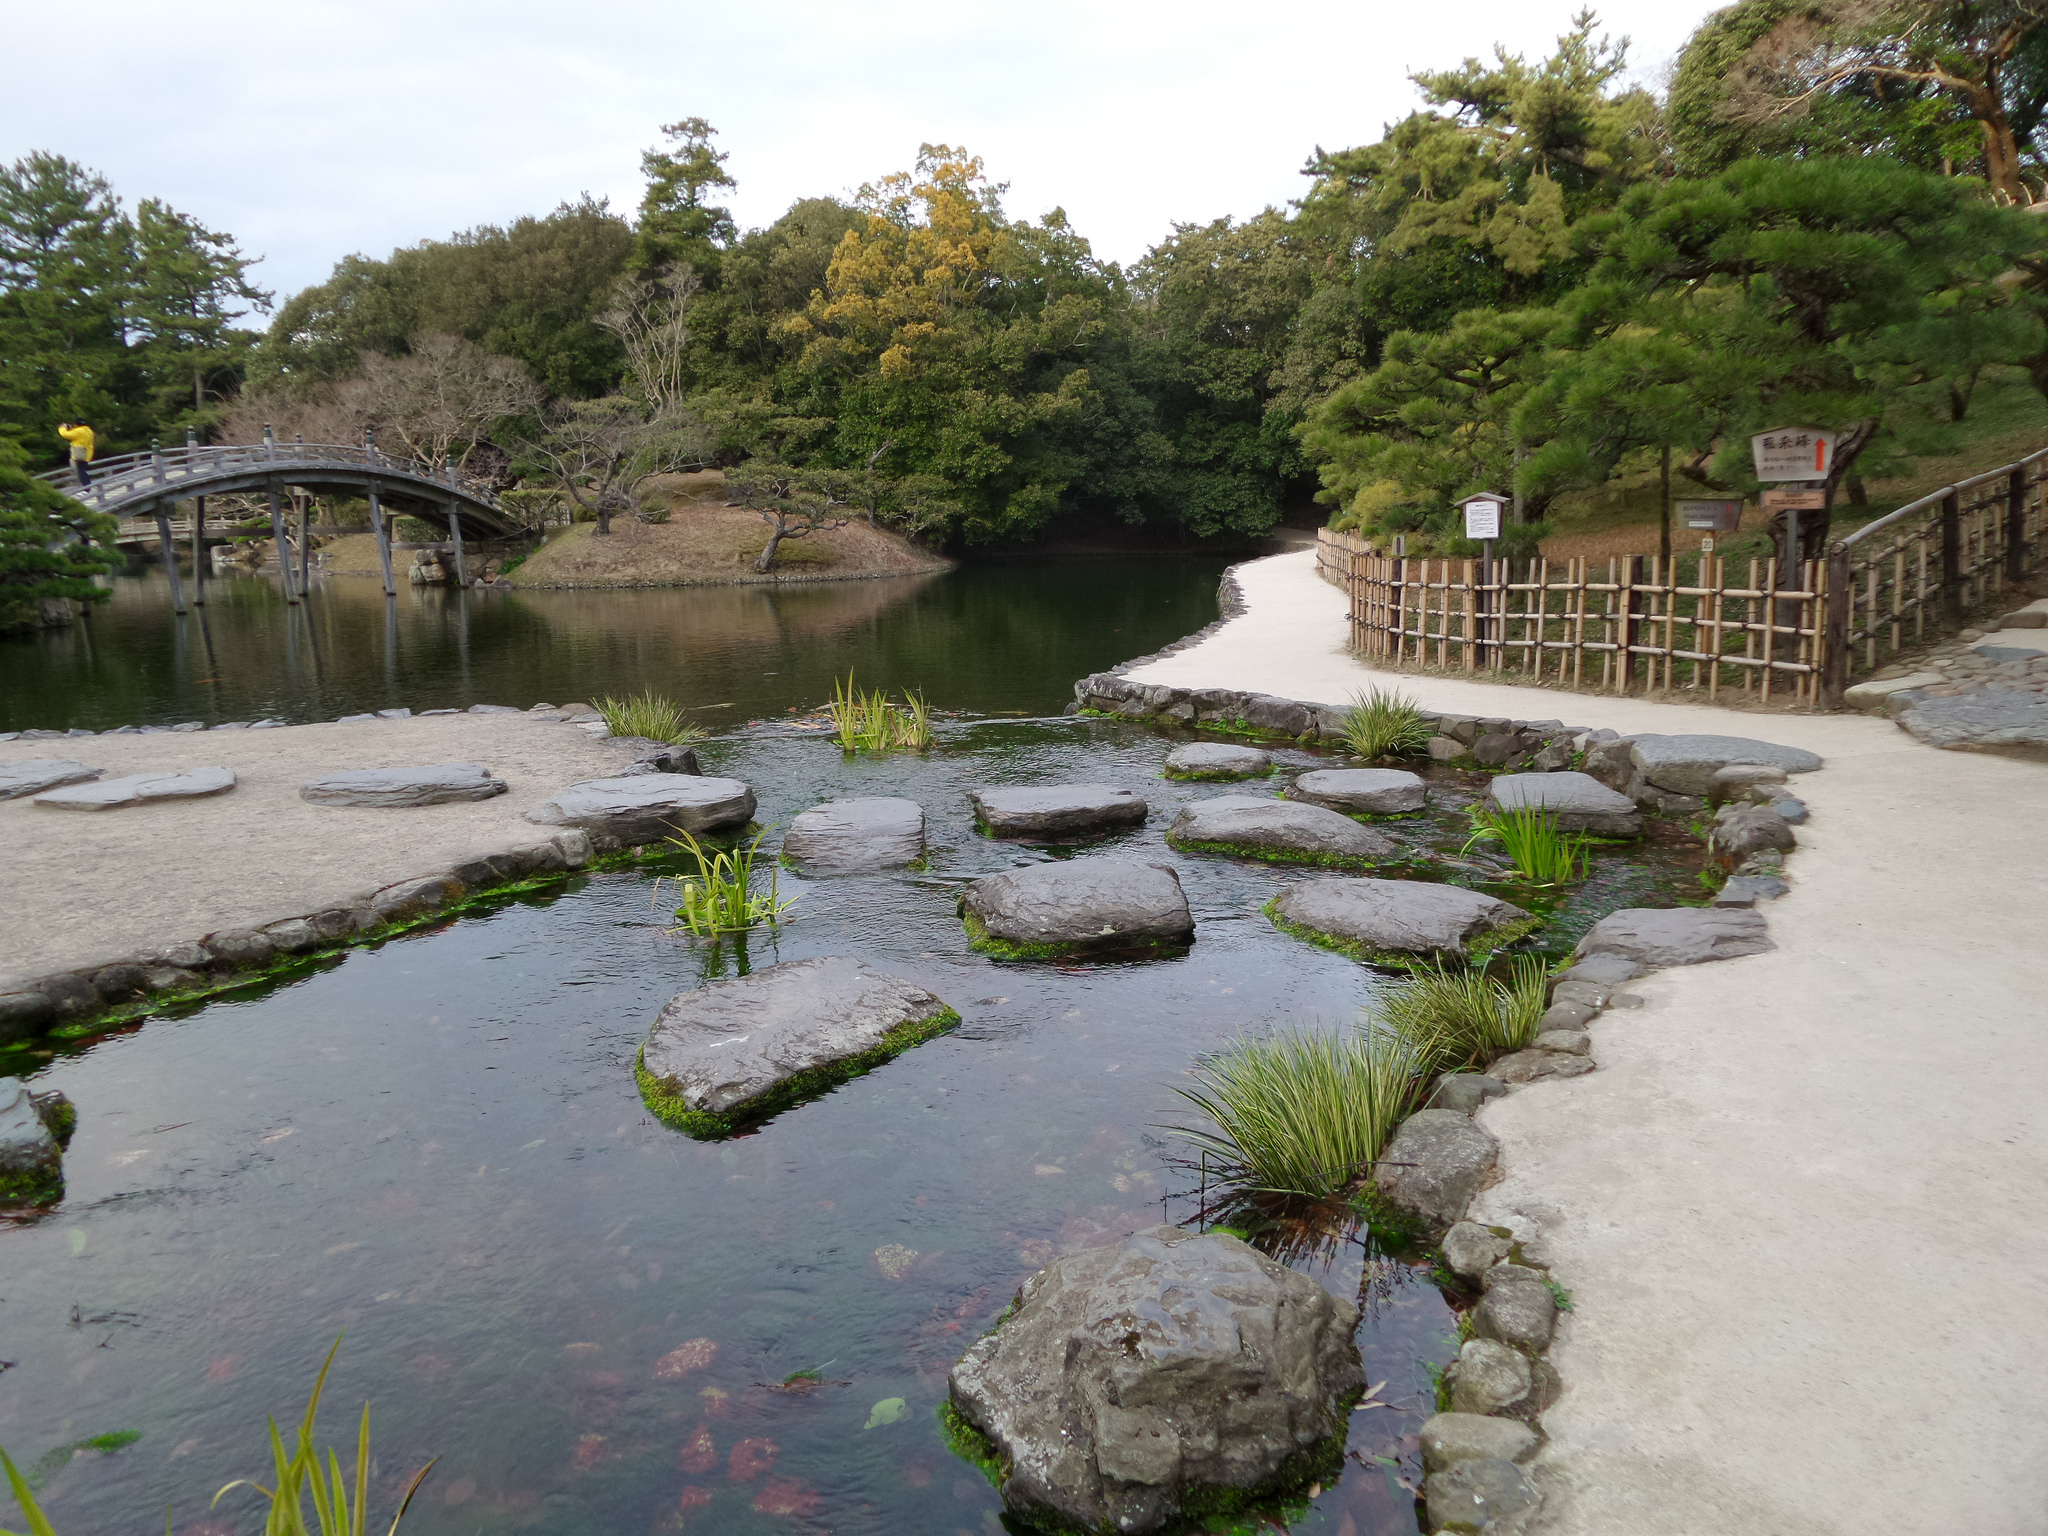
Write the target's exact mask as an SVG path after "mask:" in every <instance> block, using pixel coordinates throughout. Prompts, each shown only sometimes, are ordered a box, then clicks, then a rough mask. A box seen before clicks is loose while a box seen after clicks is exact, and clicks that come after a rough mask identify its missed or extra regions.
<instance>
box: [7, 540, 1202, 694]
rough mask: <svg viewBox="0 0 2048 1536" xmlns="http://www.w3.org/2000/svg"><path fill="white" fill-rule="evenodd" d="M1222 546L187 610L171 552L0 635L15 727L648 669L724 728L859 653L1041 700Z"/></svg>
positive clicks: (916, 679) (934, 683) (266, 591)
mask: <svg viewBox="0 0 2048 1536" xmlns="http://www.w3.org/2000/svg"><path fill="white" fill-rule="evenodd" d="M1222 566H1223V562H1222V560H1221V559H1220V558H1194V557H1179V556H1149V557H1134V558H1129V559H1116V560H1072V561H1037V562H1029V563H1005V564H991V565H983V566H975V567H970V568H966V569H962V570H958V571H952V572H948V573H946V574H943V575H937V576H907V577H896V578H891V579H889V580H886V581H841V582H813V583H805V584H800V585H791V586H787V587H765V586H753V587H670V588H660V589H652V590H646V589H643V590H629V591H603V592H595V591H574V592H487V593H478V592H451V591H448V590H446V589H444V588H439V587H409V588H406V589H405V590H403V591H401V592H400V593H399V594H398V596H397V597H395V598H386V597H385V596H384V595H383V592H382V590H381V588H380V586H379V584H378V583H377V582H376V581H373V580H366V579H361V578H349V577H344V578H333V579H329V580H326V581H323V582H320V583H319V584H318V585H317V586H316V589H315V591H314V592H313V594H312V596H311V597H310V599H309V600H308V601H307V602H306V603H304V604H303V605H301V606H298V607H291V606H287V605H286V604H285V602H284V601H283V598H282V595H281V593H280V592H279V590H278V588H277V586H276V584H275V582H274V581H273V580H271V579H270V578H267V577H260V576H246V575H243V576H224V577H221V578H219V579H217V580H215V581H213V582H210V583H209V584H208V587H207V602H206V605H205V606H204V607H203V608H195V609H193V610H192V612H191V613H190V614H188V615H186V616H185V617H183V618H178V617H175V616H173V614H172V613H171V609H170V596H169V584H168V582H167V581H166V579H165V577H164V575H163V573H162V572H161V571H160V570H157V571H151V572H149V573H147V574H145V575H143V576H140V577H132V578H124V579H123V580H121V581H120V582H119V583H118V584H117V585H116V587H115V592H114V598H113V600H112V602H110V603H109V604H107V605H106V607H104V608H103V609H101V610H99V611H98V612H96V613H94V614H93V615H92V617H91V618H90V619H89V620H88V621H87V622H85V623H82V624H77V625H73V626H72V627H71V628H70V629H67V630H54V631H50V632H47V633H44V634H39V635H32V636H25V637H16V638H11V639H5V640H0V730H19V729H22V728H25V727H28V726H44V727H52V728H64V727H69V726H83V727H86V728H88V729H93V730H104V729H106V728H108V727H110V726H116V725H149V724H170V723H175V722H177V721H181V720H200V721H204V722H206V723H207V724H214V723H217V722H219V721H223V720H256V719H262V718H266V717H274V718H277V719H283V720H293V721H299V720H321V719H331V718H333V717H334V716H336V715H342V714H351V713H355V712H358V711H362V710H371V709H388V708H394V707H398V706H405V707H409V708H412V709H415V710H423V709H439V708H461V707H464V706H467V705H470V704H479V703H481V704H511V705H515V706H519V707H522V708H523V707H525V706H527V705H530V704H533V703H536V702H538V701H541V700H547V701H548V702H551V703H557V704H562V703H568V702H570V701H572V700H585V701H587V700H589V699H591V698H592V697H594V696H598V695H602V694H605V693H614V694H619V693H631V692H635V691H637V690H639V689H641V688H654V689H656V690H658V691H660V692H663V693H667V694H669V695H671V696H672V697H675V698H677V699H679V700H681V701H682V702H684V703H686V704H689V705H691V706H693V707H698V708H706V709H709V708H711V707H712V706H716V707H717V708H716V709H715V711H714V712H712V713H710V714H708V715H707V716H706V720H707V723H709V724H710V725H712V726H713V727H714V728H717V727H721V726H731V725H737V724H744V723H745V722H746V721H747V720H748V719H750V718H759V717H761V716H764V715H771V714H780V713H782V712H784V711H785V710H786V709H787V708H788V707H789V706H791V705H797V706H799V707H802V708H809V707H811V706H813V705H815V704H818V703H821V702H823V700H824V699H826V698H827V697H828V696H829V694H830V692H831V685H832V679H833V677H834V676H835V675H844V674H845V673H846V671H847V670H848V669H849V668H851V669H853V670H854V671H855V672H856V673H857V674H858V675H859V676H860V677H861V678H863V679H866V680H868V681H870V682H872V683H874V684H876V685H878V686H887V687H890V688H893V689H901V688H919V689H922V690H923V691H924V693H925V695H926V697H928V698H929V699H930V700H931V701H932V703H933V704H934V705H935V706H936V707H938V708H940V709H973V710H977V711H981V712H985V713H1004V712H1017V713H1024V714H1043V713H1048V712H1052V711H1056V710H1058V709H1059V708H1060V707H1061V706H1062V705H1064V704H1065V703H1066V702H1067V701H1068V700H1069V699H1070V698H1071V697H1072V692H1071V689H1072V684H1073V680H1074V679H1075V678H1077V677H1080V676H1083V675H1085V674H1086V673H1088V672H1092V671H1097V670H1099V669H1101V668H1103V667H1107V666H1111V665H1114V664H1115V663H1117V662H1119V661H1122V660H1124V659H1126V658H1128V657H1131V656H1136V655H1142V654H1144V653H1146V652H1149V651H1152V650H1155V649H1157V648H1158V647H1159V646H1161V645H1163V644H1165V643H1167V642H1168V641H1170V640H1174V639H1177V638H1178V637H1180V636H1181V635H1184V634H1186V633H1188V632H1189V631H1191V630H1195V629H1199V628H1201V626H1202V625H1204V624H1206V623H1207V622H1209V620H1210V619H1212V618H1214V617H1215V612H1216V608H1215V591H1216V581H1217V578H1218V576H1219V574H1220V573H1221V570H1222Z"/></svg>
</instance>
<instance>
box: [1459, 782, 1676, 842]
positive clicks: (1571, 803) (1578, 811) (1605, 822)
mask: <svg viewBox="0 0 2048 1536" xmlns="http://www.w3.org/2000/svg"><path fill="white" fill-rule="evenodd" d="M1486 800H1487V803H1488V804H1489V805H1491V806H1492V807H1493V808H1494V809H1495V810H1497V811H1521V810H1537V811H1548V812H1549V813H1550V814H1551V815H1553V816H1555V817H1556V818H1557V829H1558V831H1560V832H1593V833H1597V834H1598V835H1600V836H1602V837H1640V836H1642V833H1643V813H1642V812H1641V811H1639V810H1637V809H1636V803H1635V801H1633V800H1631V799H1629V797H1628V796H1627V795H1624V794H1622V793H1620V792H1619V791H1617V790H1612V789H1609V788H1608V787H1607V786H1606V785H1605V784H1602V783H1601V782H1600V781H1599V780H1598V779H1596V778H1594V777H1593V776H1592V775H1591V774H1590V773H1503V774H1499V775H1496V776H1495V778H1494V780H1493V782H1492V783H1491V784H1489V785H1487V787H1486Z"/></svg>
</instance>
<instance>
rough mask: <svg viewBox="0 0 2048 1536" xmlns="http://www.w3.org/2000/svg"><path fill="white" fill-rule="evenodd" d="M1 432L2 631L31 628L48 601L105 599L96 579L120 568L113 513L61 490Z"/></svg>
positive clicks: (0, 577)
mask: <svg viewBox="0 0 2048 1536" xmlns="http://www.w3.org/2000/svg"><path fill="white" fill-rule="evenodd" d="M22 457H23V455H22V452H21V450H20V449H19V448H17V447H15V446H14V445H13V444H12V443H10V442H8V441H7V440H5V439H4V438H0V634H4V633H7V632H8V631H10V630H17V629H29V628H33V627H35V626H37V625H39V624H41V623H42V622H43V621H44V613H43V609H44V606H45V605H46V604H50V603H69V602H86V603H97V602H104V601H106V599H107V598H108V596H109V595H110V594H109V592H108V590H107V588H106V587H104V586H102V585H100V584H99V583H98V582H97V581H96V580H95V579H94V578H96V577H103V576H105V575H106V574H107V573H108V572H109V571H113V570H118V569H120V566H121V556H120V554H119V553H118V552H117V551H116V550H115V548H114V532H115V525H114V519H113V518H111V517H109V516H107V515H106V514H105V513H103V512H91V511H88V510H87V509H86V508H84V507H82V506H80V505H79V504H78V503H77V502H75V501H73V500H71V499H70V498H69V497H68V496H60V495H58V494H57V492H55V491H53V490H51V489H50V488H49V487H48V486H47V485H45V484H43V483H42V481H40V480H37V479H36V478H34V477H33V476H32V475H30V474H29V473H28V472H27V471H26V470H25V469H24V468H23V467H22Z"/></svg>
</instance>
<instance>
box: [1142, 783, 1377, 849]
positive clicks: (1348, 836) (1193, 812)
mask: <svg viewBox="0 0 2048 1536" xmlns="http://www.w3.org/2000/svg"><path fill="white" fill-rule="evenodd" d="M1166 840H1167V842H1169V843H1171V844H1172V845H1173V846H1174V847H1176V848H1183V849H1187V850H1190V851H1192V852H1200V853H1229V854H1237V855H1240V856H1242V857H1245V858H1253V859H1268V860H1271V861H1273V862H1275V863H1282V864H1333V865H1349V866H1356V865H1364V864H1380V863H1386V862H1388V861H1391V860H1395V859H1400V858H1403V857H1405V856H1406V850H1405V849H1403V848H1402V847H1401V846H1400V845H1399V844H1397V843H1395V842H1394V841H1393V840H1392V839H1391V838H1389V837H1387V836H1386V835H1385V834H1384V833H1380V832H1375V831H1373V830H1372V829H1371V828H1370V827H1361V826H1360V825H1359V824H1358V823H1357V822H1355V821H1353V820H1352V819H1351V818H1350V817H1349V816H1346V815H1343V814H1341V813H1340V812H1337V811H1331V810H1326V809H1324V808H1323V807H1322V806H1320V805H1301V804H1298V803H1295V802H1292V801H1287V800H1267V799H1262V798H1261V797H1259V796H1257V795H1218V796H1216V797H1215V798H1214V799H1211V800H1197V801H1196V802H1195V803H1194V804H1192V805H1188V806H1184V807H1182V809H1181V813H1180V814H1179V815H1178V816H1176V817H1175V818H1174V819H1173V825H1172V826H1171V827H1169V828H1168V829H1167V832H1166Z"/></svg>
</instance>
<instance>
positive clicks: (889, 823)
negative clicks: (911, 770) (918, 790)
mask: <svg viewBox="0 0 2048 1536" xmlns="http://www.w3.org/2000/svg"><path fill="white" fill-rule="evenodd" d="M782 856H783V857H784V858H785V859H789V860H791V861H792V862H794V863H796V864H799V865H801V866H802V867H803V868H804V869H805V870H806V871H808V872H809V873H812V874H819V875H844V874H853V873H857V872H859V871H862V870H869V869H897V868H900V867H902V866H903V865H905V864H915V863H916V862H917V861H918V860H919V859H921V858H923V857H924V807H923V806H921V805H919V804H918V803H917V802H916V801H915V800H896V799H886V798H880V797H878V798H875V799H871V800H832V801H828V802H827V803H826V804H824V805H814V806H812V807H811V808H810V809H809V810H808V811H805V812H804V813H803V814H802V815H800V816H798V817H797V818H796V819H795V820H794V821H792V822H791V823H790V824H789V831H788V833H787V834H786V835H785V836H784V837H783V839H782Z"/></svg>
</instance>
